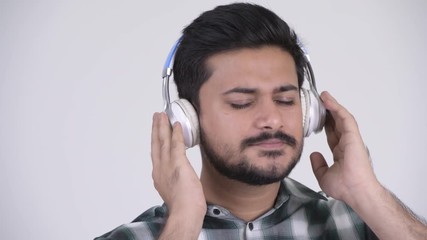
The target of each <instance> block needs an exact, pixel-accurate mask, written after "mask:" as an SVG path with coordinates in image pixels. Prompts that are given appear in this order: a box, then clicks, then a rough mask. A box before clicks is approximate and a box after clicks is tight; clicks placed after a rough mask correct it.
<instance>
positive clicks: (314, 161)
mask: <svg viewBox="0 0 427 240" xmlns="http://www.w3.org/2000/svg"><path fill="white" fill-rule="evenodd" d="M310 161H311V168H312V169H313V173H314V176H316V179H317V182H319V184H320V180H321V179H322V178H323V176H324V175H325V173H326V172H327V171H328V169H329V167H328V163H327V162H326V160H325V158H324V157H323V155H322V154H321V153H319V152H313V153H311V154H310Z"/></svg>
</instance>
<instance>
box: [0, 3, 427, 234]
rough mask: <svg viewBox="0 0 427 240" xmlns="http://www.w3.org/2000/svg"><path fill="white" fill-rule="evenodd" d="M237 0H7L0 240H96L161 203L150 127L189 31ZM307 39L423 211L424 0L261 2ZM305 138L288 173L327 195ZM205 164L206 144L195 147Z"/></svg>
mask: <svg viewBox="0 0 427 240" xmlns="http://www.w3.org/2000/svg"><path fill="white" fill-rule="evenodd" d="M228 2H229V1H203V2H202V1H196V0H192V1H170V2H165V1H150V2H148V1H53V0H52V1H19V0H17V1H6V0H2V1H0V194H1V195H0V238H2V239H44V240H50V239H92V238H94V237H95V236H99V235H101V234H103V233H105V232H107V231H109V230H111V229H113V228H115V227H117V226H119V225H120V224H123V223H127V222H130V221H132V220H133V219H134V218H135V217H137V216H138V215H139V214H140V213H142V212H143V211H144V210H146V209H147V208H149V207H151V206H153V205H158V204H161V203H162V201H161V199H160V197H159V196H158V194H157V192H156V191H155V189H154V187H153V186H152V179H151V159H150V132H151V117H152V114H153V112H155V111H161V109H162V104H163V103H162V98H161V77H160V73H161V68H162V65H163V61H164V60H165V57H166V55H167V53H168V51H169V49H170V47H171V45H172V44H173V42H174V41H175V40H176V39H177V38H178V36H179V35H180V32H181V30H182V28H183V27H184V26H186V25H188V24H189V23H190V22H191V20H192V19H194V18H195V17H197V16H198V15H199V14H200V13H201V12H202V11H205V10H209V9H211V8H212V7H214V6H216V5H218V4H220V3H228ZM256 2H258V3H261V4H262V5H264V6H266V7H268V8H270V9H272V10H273V11H275V12H276V13H277V14H278V15H279V16H281V17H282V18H283V19H284V20H285V21H287V22H288V23H289V24H290V25H291V26H293V27H294V28H295V30H296V31H297V33H299V34H300V35H301V37H302V38H303V40H304V42H305V44H306V47H307V48H308V50H309V52H310V55H311V60H312V65H313V68H314V71H315V74H316V77H317V82H318V87H319V89H320V90H329V91H330V92H331V93H332V94H333V95H334V96H336V98H337V99H338V100H339V101H340V102H341V103H342V104H343V105H345V106H346V107H347V108H348V109H349V110H350V111H351V112H352V113H353V114H354V115H355V117H356V118H357V120H358V123H359V126H360V129H361V131H362V134H363V136H364V139H365V142H366V144H367V145H368V146H369V148H370V150H371V154H372V158H373V161H374V163H373V164H374V168H375V171H376V173H377V176H378V178H379V179H380V181H381V182H382V183H383V184H384V185H385V186H386V187H387V188H389V189H390V190H392V191H393V192H394V193H396V194H397V195H398V196H399V197H400V198H401V199H402V200H403V201H404V202H405V203H406V204H407V205H408V206H409V207H411V208H412V209H413V210H414V211H415V212H417V213H419V214H420V215H422V216H424V217H426V216H427V207H426V202H427V191H426V186H425V183H426V169H427V159H426V156H427V144H426V141H425V137H426V135H427V124H426V123H427V101H426V100H425V97H426V89H427V83H426V77H425V71H426V68H427V65H426V60H425V58H426V55H427V44H426V43H427V14H426V13H427V2H426V1H422V0H420V1H416V0H410V1H397V0H396V1H346V2H344V1H338V0H336V1H256ZM314 150H319V151H321V152H324V153H326V154H327V155H328V156H330V154H329V153H328V149H327V146H326V143H325V140H324V134H323V133H322V134H319V135H316V136H314V137H311V138H309V139H307V141H306V147H305V151H304V154H303V157H302V159H301V163H300V164H299V165H298V166H297V168H296V169H295V171H294V172H293V173H292V177H293V178H295V179H297V180H299V181H301V182H303V183H305V184H307V185H309V186H310V187H312V188H314V189H316V190H319V187H318V185H317V183H316V182H315V179H314V177H313V174H312V172H311V167H310V165H309V161H308V154H309V153H311V152H312V151H314ZM189 158H190V159H191V162H192V163H193V165H194V166H195V168H196V170H197V171H199V169H200V157H199V154H198V149H192V150H190V151H189Z"/></svg>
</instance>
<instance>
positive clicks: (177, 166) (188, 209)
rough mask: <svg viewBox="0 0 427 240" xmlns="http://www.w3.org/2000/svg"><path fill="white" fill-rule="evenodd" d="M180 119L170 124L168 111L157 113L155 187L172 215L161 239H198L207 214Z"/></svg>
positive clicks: (153, 136) (153, 138) (153, 142)
mask: <svg viewBox="0 0 427 240" xmlns="http://www.w3.org/2000/svg"><path fill="white" fill-rule="evenodd" d="M185 149H186V147H185V144H184V137H183V134H182V128H181V125H180V124H179V123H175V124H174V126H173V127H172V128H171V127H170V124H169V120H168V117H167V115H166V114H165V113H164V112H162V113H154V115H153V128H152V134H151V159H152V162H153V173H152V176H153V181H154V186H155V188H156V190H157V191H158V192H159V194H160V196H161V197H162V199H163V200H164V201H165V204H166V206H167V207H168V211H169V217H168V220H167V222H166V225H165V227H164V229H163V231H162V234H161V237H160V238H159V239H170V238H172V237H173V239H197V237H198V235H199V233H200V230H201V228H202V224H203V219H204V216H205V214H206V209H207V207H206V199H205V196H204V193H203V188H202V184H201V182H200V179H199V177H198V176H197V174H196V172H195V171H194V169H193V167H192V166H191V164H190V162H189V161H188V159H187V156H186V154H185Z"/></svg>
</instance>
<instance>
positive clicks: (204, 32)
mask: <svg viewBox="0 0 427 240" xmlns="http://www.w3.org/2000/svg"><path fill="white" fill-rule="evenodd" d="M266 45H272V46H278V47H280V48H281V49H283V50H284V51H286V52H288V53H289V54H290V55H291V56H292V57H293V59H294V61H295V65H296V71H297V76H298V86H299V87H301V85H302V82H303V79H304V65H305V60H304V55H303V52H302V49H301V48H300V46H299V45H298V39H297V36H296V34H295V32H294V31H293V30H292V29H291V28H290V27H289V26H288V24H287V23H286V22H285V21H283V20H282V19H281V18H280V17H278V16H277V15H276V14H275V13H273V12H272V11H270V10H268V9H266V8H264V7H262V6H259V5H255V4H250V3H233V4H230V5H223V6H218V7H216V8H214V9H213V10H210V11H206V12H204V13H202V14H201V15H200V16H199V17H198V18H196V19H195V20H194V21H193V22H192V23H191V24H190V25H188V26H187V27H185V28H184V30H183V35H182V39H181V43H180V45H179V47H178V49H177V51H176V55H175V61H174V68H173V72H174V79H175V83H176V85H177V89H178V96H179V98H185V99H187V100H188V101H190V102H191V103H192V104H193V105H194V106H195V108H196V111H198V108H199V90H200V87H201V86H202V85H203V83H204V82H205V81H206V80H207V79H209V77H210V75H211V72H209V69H207V66H206V60H207V59H208V58H209V57H211V56H212V55H215V54H218V53H221V52H226V51H230V50H236V49H242V48H259V47H262V46H266Z"/></svg>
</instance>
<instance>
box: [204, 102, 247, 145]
mask: <svg viewBox="0 0 427 240" xmlns="http://www.w3.org/2000/svg"><path fill="white" fill-rule="evenodd" d="M246 125H247V124H246V123H245V122H243V121H242V120H238V119H236V117H235V116H234V115H232V114H229V113H227V112H222V111H218V110H216V111H210V112H205V113H203V114H201V115H200V126H201V128H203V131H204V132H205V134H206V135H207V136H208V137H209V139H211V141H214V142H216V143H218V144H228V145H233V142H236V141H237V142H238V141H240V140H241V139H239V138H240V137H241V133H242V132H243V130H244V129H245V126H246Z"/></svg>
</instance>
